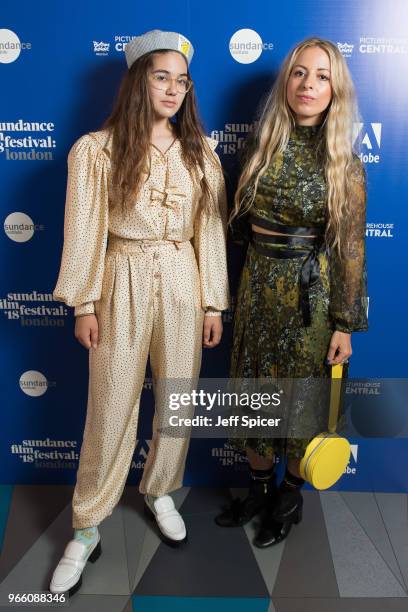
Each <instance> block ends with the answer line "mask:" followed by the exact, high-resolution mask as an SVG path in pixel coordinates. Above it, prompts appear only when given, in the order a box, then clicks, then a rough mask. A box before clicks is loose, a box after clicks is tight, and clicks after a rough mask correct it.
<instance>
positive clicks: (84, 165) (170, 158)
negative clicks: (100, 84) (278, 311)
mask: <svg viewBox="0 0 408 612" xmlns="http://www.w3.org/2000/svg"><path fill="white" fill-rule="evenodd" d="M125 54H126V60H127V64H128V71H127V72H126V74H125V76H124V79H123V81H122V84H121V86H120V90H119V94H118V97H117V100H116V103H115V107H114V109H113V112H112V114H111V116H110V117H109V118H108V119H107V121H106V122H105V124H104V125H103V129H101V130H100V131H97V132H91V133H89V134H85V135H84V136H82V137H81V138H79V140H77V141H76V142H75V143H74V145H73V147H72V149H71V150H70V152H69V156H68V185H67V200H66V208H65V224H64V248H63V253H62V261H61V268H60V273H59V277H58V281H57V285H56V288H55V290H54V297H55V298H56V299H58V300H61V301H63V302H65V303H66V304H68V305H69V306H73V307H75V316H76V324H75V335H76V337H77V339H78V340H79V341H80V342H81V344H83V345H84V346H85V347H86V348H88V349H89V395H88V407H87V416H86V423H85V430H84V436H83V443H82V447H81V455H80V462H79V468H78V472H77V482H76V486H75V491H74V495H73V501H72V505H73V527H74V529H75V533H74V539H73V540H71V541H70V542H69V543H68V545H67V547H66V549H65V552H64V556H63V557H62V559H61V561H60V563H59V564H58V566H57V568H56V570H55V571H54V574H53V577H52V580H51V586H50V590H51V591H52V592H66V591H70V592H73V590H74V589H73V587H75V589H77V588H78V587H79V585H80V583H81V573H82V570H83V568H84V566H85V563H86V561H87V560H88V558H89V559H90V560H91V561H94V560H95V559H96V558H97V557H98V556H99V554H100V550H101V548H100V536H99V533H98V529H97V525H98V524H99V523H100V522H101V521H102V520H103V519H104V518H106V517H107V516H109V515H110V514H111V513H112V511H113V509H114V508H115V506H116V504H117V503H118V501H119V499H120V497H121V494H122V492H123V488H124V486H125V482H126V479H127V475H128V472H129V468H130V464H131V460H132V456H133V453H134V449H135V443H136V432H137V423H138V414H139V401H140V395H141V392H142V387H143V382H144V376H145V369H146V362H147V358H148V356H149V355H150V364H151V369H152V375H153V385H154V390H155V417H154V422H153V437H152V442H151V447H150V451H149V454H148V457H147V460H146V464H145V468H144V473H143V477H142V480H141V482H140V486H139V490H140V492H141V493H142V494H144V495H145V504H146V509H147V511H148V512H149V513H151V515H152V516H154V517H155V518H156V521H157V523H158V526H159V529H160V532H161V535H162V537H163V538H164V539H165V540H166V541H167V542H169V543H172V544H177V543H180V542H182V541H184V540H185V539H186V529H185V525H184V522H183V519H182V517H181V516H180V514H179V513H178V512H177V510H176V509H175V507H174V503H173V500H172V498H171V497H170V496H169V493H170V492H171V491H174V490H175V489H178V488H180V487H181V486H182V481H183V473H184V467H185V460H186V455H187V450H188V444H189V437H188V435H185V436H182V437H169V436H164V435H160V433H158V431H157V423H158V421H159V419H160V415H161V414H163V411H164V410H165V407H166V397H165V394H164V393H163V392H162V391H161V389H160V388H159V387H158V386H157V382H158V381H160V380H164V379H173V378H174V379H188V380H189V381H191V385H194V381H195V380H197V378H198V375H199V370H200V366H201V347H202V345H204V346H205V347H208V348H211V347H214V346H216V345H217V344H218V343H219V341H220V338H221V334H222V319H221V316H220V315H221V312H222V310H224V309H226V308H228V306H229V290H228V278H227V266H226V248H225V242H226V215H227V211H226V194H225V183H224V178H223V173H222V169H221V165H220V162H219V158H218V156H217V154H216V153H215V151H214V149H215V147H216V145H217V141H215V140H213V139H210V138H206V137H205V136H204V133H203V130H202V127H201V125H200V122H199V119H198V115H197V110H196V104H195V96H194V89H193V87H192V81H191V78H190V75H189V71H188V66H189V63H190V60H191V57H192V54H193V48H192V45H191V43H190V42H189V41H188V40H187V39H186V38H184V37H183V36H182V35H180V34H176V33H173V32H161V31H159V30H154V31H152V32H148V33H146V34H144V35H142V36H140V37H137V38H135V39H134V40H133V41H132V42H131V43H129V44H128V45H127V47H126V51H125ZM174 116H175V118H176V120H173V121H170V119H171V118H172V117H174ZM106 247H107V248H106Z"/></svg>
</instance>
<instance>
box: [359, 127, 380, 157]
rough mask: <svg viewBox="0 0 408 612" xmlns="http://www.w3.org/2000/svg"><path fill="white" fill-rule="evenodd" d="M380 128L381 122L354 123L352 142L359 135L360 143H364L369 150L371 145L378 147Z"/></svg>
mask: <svg viewBox="0 0 408 612" xmlns="http://www.w3.org/2000/svg"><path fill="white" fill-rule="evenodd" d="M381 130H382V123H369V124H368V125H366V126H365V124H364V123H355V124H354V135H353V142H355V141H356V140H357V138H358V137H361V136H362V138H361V144H362V145H365V146H366V147H367V149H369V150H370V151H371V150H372V149H373V145H374V146H375V145H376V146H377V148H378V149H379V148H380V147H381Z"/></svg>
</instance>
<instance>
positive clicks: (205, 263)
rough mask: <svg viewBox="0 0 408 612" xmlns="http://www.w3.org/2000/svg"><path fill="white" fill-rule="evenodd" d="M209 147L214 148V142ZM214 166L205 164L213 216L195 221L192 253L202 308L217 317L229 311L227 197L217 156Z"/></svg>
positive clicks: (204, 216)
mask: <svg viewBox="0 0 408 612" xmlns="http://www.w3.org/2000/svg"><path fill="white" fill-rule="evenodd" d="M208 140H209V144H210V146H211V148H214V144H213V143H215V145H216V141H213V142H211V140H210V139H208ZM213 155H214V158H215V160H214V161H215V162H216V163H214V162H206V165H205V167H206V179H207V181H208V184H209V186H210V189H211V192H212V194H213V195H214V197H215V199H216V205H217V206H216V208H217V209H218V210H217V211H216V212H213V213H211V214H208V213H205V212H202V213H200V214H197V215H196V218H195V221H194V250H195V254H196V258H197V263H198V269H199V273H200V285H201V304H202V307H203V308H204V309H205V310H206V311H207V313H208V314H214V315H216V314H217V311H218V312H221V311H222V310H226V309H227V308H228V307H229V284H228V271H227V253H226V233H227V196H226V188H225V180H224V175H223V172H222V167H221V163H220V160H219V157H218V155H217V154H216V153H215V151H213Z"/></svg>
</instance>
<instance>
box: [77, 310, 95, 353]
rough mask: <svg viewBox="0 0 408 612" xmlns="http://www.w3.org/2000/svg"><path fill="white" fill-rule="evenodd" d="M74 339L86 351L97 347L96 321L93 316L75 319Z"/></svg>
mask: <svg viewBox="0 0 408 612" xmlns="http://www.w3.org/2000/svg"><path fill="white" fill-rule="evenodd" d="M75 338H76V339H77V340H78V341H79V342H80V343H81V344H82V346H84V347H85V348H86V349H90V348H91V346H92V348H94V349H96V347H97V346H98V319H97V318H96V315H94V314H87V315H81V316H78V317H75Z"/></svg>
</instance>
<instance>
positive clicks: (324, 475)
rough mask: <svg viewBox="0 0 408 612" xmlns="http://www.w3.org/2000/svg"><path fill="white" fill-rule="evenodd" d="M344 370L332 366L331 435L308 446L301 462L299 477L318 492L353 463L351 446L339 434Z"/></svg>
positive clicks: (315, 440) (329, 484)
mask: <svg viewBox="0 0 408 612" xmlns="http://www.w3.org/2000/svg"><path fill="white" fill-rule="evenodd" d="M342 376H343V366H342V365H341V364H338V365H334V366H332V370H331V386H330V412H329V426H328V431H325V432H323V433H321V434H319V435H318V436H316V437H315V438H313V440H311V442H309V444H308V446H307V447H306V450H305V454H304V456H303V458H302V459H301V461H300V467H299V471H300V475H301V476H302V478H303V479H304V480H307V481H308V482H309V483H310V484H311V485H313V486H314V487H315V488H316V489H328V488H329V487H331V486H333V485H334V484H335V483H336V482H337V481H338V480H339V478H341V476H342V475H343V473H344V470H345V469H346V467H347V464H348V462H349V460H350V450H351V449H350V443H349V441H348V440H346V438H342V437H341V436H339V435H338V434H337V433H336V424H337V416H338V411H339V406H340V399H341V397H340V395H341V382H340V381H339V380H338V379H341V378H342Z"/></svg>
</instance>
